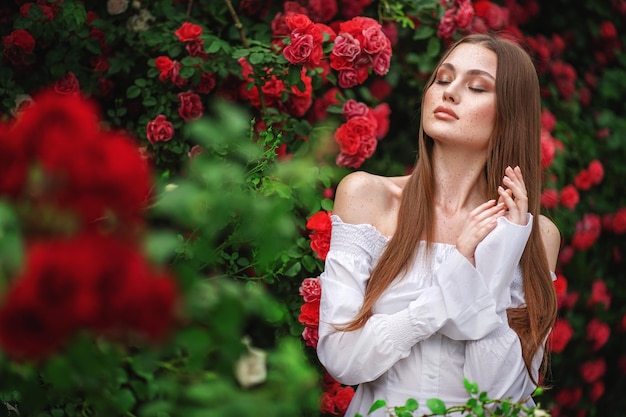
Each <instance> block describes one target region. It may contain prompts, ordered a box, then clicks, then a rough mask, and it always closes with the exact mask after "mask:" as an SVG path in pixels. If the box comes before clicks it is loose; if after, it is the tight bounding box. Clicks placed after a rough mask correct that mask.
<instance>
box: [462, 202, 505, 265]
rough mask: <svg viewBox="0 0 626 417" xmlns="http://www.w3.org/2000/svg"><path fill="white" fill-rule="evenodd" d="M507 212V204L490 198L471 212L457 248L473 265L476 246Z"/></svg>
mask: <svg viewBox="0 0 626 417" xmlns="http://www.w3.org/2000/svg"><path fill="white" fill-rule="evenodd" d="M505 213H506V204H505V203H504V202H500V203H498V202H496V200H489V201H487V202H485V203H483V204H481V205H480V206H478V207H476V208H475V209H474V210H472V211H471V212H470V214H469V216H468V218H467V222H466V223H465V226H464V227H463V230H461V234H460V235H459V237H458V239H457V241H456V249H457V250H458V251H459V252H460V253H461V254H462V255H463V256H465V257H466V258H467V259H468V260H469V261H470V262H471V263H472V264H473V265H475V263H474V251H475V250H476V246H478V244H479V243H480V241H481V240H483V239H484V238H485V236H487V234H489V232H491V231H492V230H493V229H494V228H495V227H496V224H497V220H498V218H499V217H501V216H503V215H504V214H505Z"/></svg>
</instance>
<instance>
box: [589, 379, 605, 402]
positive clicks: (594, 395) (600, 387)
mask: <svg viewBox="0 0 626 417" xmlns="http://www.w3.org/2000/svg"><path fill="white" fill-rule="evenodd" d="M603 395H604V383H603V382H602V381H596V382H594V383H593V384H591V389H590V390H589V399H590V400H591V402H593V403H595V402H598V400H599V399H600V398H601V397H602V396H603Z"/></svg>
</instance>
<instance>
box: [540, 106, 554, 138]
mask: <svg viewBox="0 0 626 417" xmlns="http://www.w3.org/2000/svg"><path fill="white" fill-rule="evenodd" d="M554 126H556V117H554V114H552V112H550V110H548V109H542V110H541V127H543V128H544V129H545V130H546V131H548V132H552V131H553V130H554Z"/></svg>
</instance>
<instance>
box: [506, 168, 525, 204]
mask: <svg viewBox="0 0 626 417" xmlns="http://www.w3.org/2000/svg"><path fill="white" fill-rule="evenodd" d="M505 174H506V175H505V176H504V178H503V183H504V185H506V186H508V187H509V188H511V189H513V191H514V193H513V195H514V196H515V198H526V184H525V183H524V177H523V175H522V170H521V169H520V167H519V166H517V167H515V169H513V168H511V167H507V168H506V169H505Z"/></svg>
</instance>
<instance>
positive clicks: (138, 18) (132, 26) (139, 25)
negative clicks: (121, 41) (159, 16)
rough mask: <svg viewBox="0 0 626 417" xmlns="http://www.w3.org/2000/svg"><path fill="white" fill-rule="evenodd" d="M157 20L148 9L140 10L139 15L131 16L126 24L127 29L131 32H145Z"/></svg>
mask: <svg viewBox="0 0 626 417" xmlns="http://www.w3.org/2000/svg"><path fill="white" fill-rule="evenodd" d="M154 20H155V17H154V16H153V15H152V13H150V12H149V11H148V10H146V9H141V10H139V14H138V15H134V16H131V17H130V18H128V21H127V22H126V29H128V30H130V31H131V32H143V31H145V30H148V29H149V28H150V25H149V24H148V23H149V22H152V21H154Z"/></svg>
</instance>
